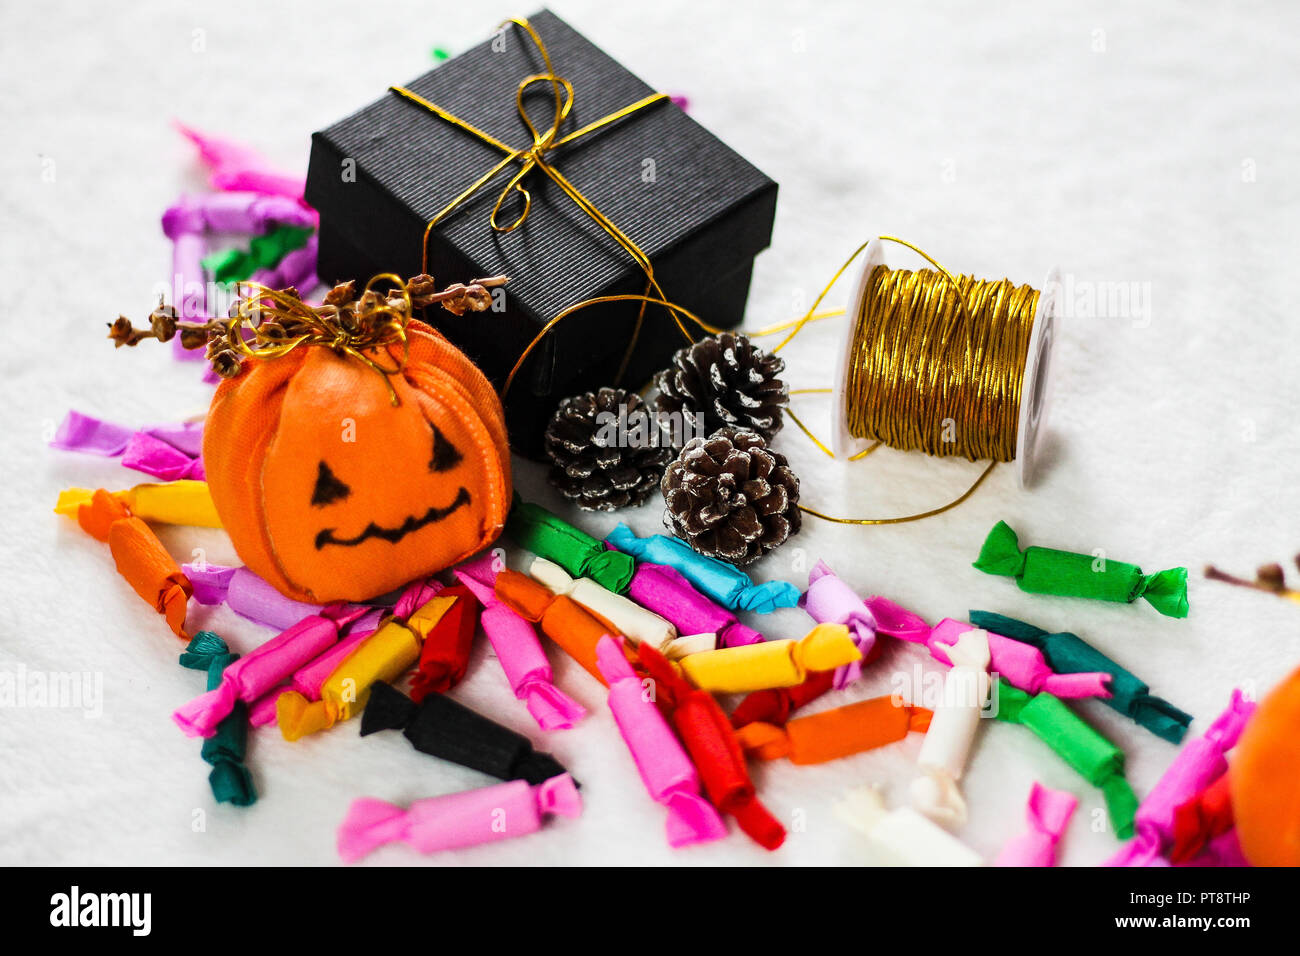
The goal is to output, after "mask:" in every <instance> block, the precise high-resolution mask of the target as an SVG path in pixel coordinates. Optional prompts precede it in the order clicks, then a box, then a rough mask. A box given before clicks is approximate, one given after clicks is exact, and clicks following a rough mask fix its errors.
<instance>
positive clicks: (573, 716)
mask: <svg viewBox="0 0 1300 956" xmlns="http://www.w3.org/2000/svg"><path fill="white" fill-rule="evenodd" d="M494 561H495V558H494V557H493V556H492V555H491V554H486V555H484V556H483V557H481V558H479V559H478V560H476V561H471V562H469V563H467V564H464V565H461V567H459V568H457V569H456V572H455V574H456V578H457V580H459V581H460V583H461V584H463V585H465V587H467V588H469V590H470V591H471V592H472V593H473V595H474V597H476V598H477V599H478V602H479V603H480V604H481V605H483V613H482V615H481V616H480V617H479V623H480V624H482V626H483V632H484V633H485V634H487V638H488V640H489V641H490V642H491V644H492V649H493V650H494V651H496V655H497V660H499V661H500V662H501V669H502V670H504V671H505V674H506V680H507V681H508V682H509V684H510V689H511V690H512V691H513V692H514V695H515V697H517V698H518V699H519V700H521V701H523V702H524V706H525V707H527V708H528V713H530V714H531V715H532V717H533V719H534V720H536V721H537V726H539V727H541V728H542V730H567V729H569V728H570V727H572V726H574V725H575V724H576V723H577V722H578V721H580V720H582V718H583V717H585V716H587V711H586V710H585V709H583V707H582V705H581V704H579V703H578V702H577V701H575V700H573V698H571V697H569V695H568V694H566V693H564V691H562V690H560V689H559V688H558V687H556V686H555V678H554V674H553V673H552V671H551V662H550V661H549V660H548V659H547V657H546V652H545V651H543V650H542V644H541V641H539V640H538V639H537V632H536V631H535V630H534V629H533V626H532V625H531V624H529V623H528V622H527V621H525V620H524V619H523V618H521V617H520V616H519V615H518V614H516V613H515V612H514V611H512V610H511V609H510V608H509V607H507V606H506V605H504V604H502V603H501V601H499V600H498V599H497V596H496V591H495V589H494V584H495V582H496V577H497V572H496V568H495V567H494V564H493V562H494Z"/></svg>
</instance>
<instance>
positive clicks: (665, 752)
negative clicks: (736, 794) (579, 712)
mask: <svg viewBox="0 0 1300 956" xmlns="http://www.w3.org/2000/svg"><path fill="white" fill-rule="evenodd" d="M596 654H597V661H598V663H599V666H600V671H601V673H602V674H603V675H604V677H605V682H606V683H607V684H608V685H609V709H610V710H611V711H612V712H613V714H614V722H615V723H616V724H618V729H619V733H621V734H622V735H623V740H624V742H625V743H626V744H627V749H628V751H629V752H630V753H631V754H632V760H633V762H634V763H635V764H636V769H637V771H638V772H639V773H640V774H641V782H642V783H643V784H644V785H645V788H646V792H647V793H649V794H650V798H651V799H652V800H654V801H655V803H658V804H660V805H662V806H663V807H665V808H666V809H667V810H668V821H667V833H668V845H669V846H672V847H682V846H691V845H694V844H696V843H707V842H709V841H711V840H720V839H722V838H723V837H724V836H726V835H727V828H726V826H725V825H724V824H723V822H722V818H721V817H719V816H718V811H717V810H715V809H714V808H713V805H712V804H711V803H709V802H708V801H707V800H705V799H704V797H702V796H701V795H700V778H699V774H698V773H697V772H696V770H695V765H694V764H693V763H691V759H690V757H688V756H687V755H686V751H684V750H683V749H682V745H681V744H680V743H678V741H677V738H676V737H675V736H673V732H672V729H671V728H670V727H669V726H668V722H667V721H665V720H664V716H663V714H661V713H659V708H658V707H656V706H655V704H654V702H653V701H651V700H649V699H647V697H646V696H645V688H644V686H643V685H642V683H641V678H640V677H638V676H637V673H636V671H634V670H633V669H632V665H631V664H630V663H629V662H628V660H627V656H626V655H625V654H624V651H623V645H622V643H621V642H620V641H618V640H616V639H615V638H612V637H602V638H601V639H600V643H599V645H598V646H597V649H596Z"/></svg>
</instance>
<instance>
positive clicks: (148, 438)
mask: <svg viewBox="0 0 1300 956" xmlns="http://www.w3.org/2000/svg"><path fill="white" fill-rule="evenodd" d="M202 439H203V425H202V424H201V423H182V424H179V425H150V426H146V427H144V428H140V429H133V428H127V427H126V426H124V425H115V424H114V423H112V422H106V421H103V420H102V419H98V418H94V417H92V416H90V415H83V414H82V413H81V412H77V411H70V412H68V414H67V415H65V416H64V418H63V421H62V422H60V423H59V428H58V430H57V431H56V432H55V434H54V439H53V440H52V441H51V442H50V447H51V448H59V449H62V450H63V451H75V452H82V453H84V454H90V455H101V456H103V457H105V458H120V459H121V460H122V465H123V466H124V467H126V468H133V469H135V470H136V471H142V472H144V473H145V474H147V475H152V476H153V477H155V478H160V479H162V480H163V481H176V480H178V479H181V478H193V479H196V480H200V481H201V480H202V479H203V475H204V473H203V459H202V458H201V457H200V444H201V442H202Z"/></svg>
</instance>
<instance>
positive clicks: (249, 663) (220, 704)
mask: <svg viewBox="0 0 1300 956" xmlns="http://www.w3.org/2000/svg"><path fill="white" fill-rule="evenodd" d="M365 613H366V609H365V608H349V607H346V606H344V605H341V604H335V605H330V606H329V607H327V608H325V609H324V610H323V611H321V613H320V614H314V615H312V616H310V617H306V618H303V619H302V620H301V621H299V622H298V623H297V624H294V625H293V626H291V627H289V628H286V629H285V630H283V631H281V632H280V633H279V634H277V635H276V636H275V637H273V638H271V639H270V640H269V641H267V642H266V643H265V644H262V645H261V646H260V647H258V648H257V650H255V651H252V652H251V653H249V654H246V655H244V656H243V657H241V658H240V659H239V660H238V661H236V662H235V663H234V664H232V665H230V666H229V667H228V668H226V672H225V673H224V674H223V675H222V680H221V685H220V686H219V687H217V688H215V689H213V690H210V691H208V692H207V693H206V694H203V695H201V696H199V697H196V698H195V699H194V700H192V701H190V702H189V703H188V704H186V705H185V706H184V707H181V708H180V709H179V710H177V711H176V712H175V713H174V714H172V720H174V721H175V722H176V725H177V726H178V727H180V728H181V730H182V731H184V732H185V734H186V735H187V736H190V737H211V736H212V735H213V734H214V733H216V728H217V725H218V724H219V723H221V721H222V720H223V719H224V718H225V717H226V716H227V715H228V714H229V713H230V712H231V711H232V710H233V709H234V707H235V704H236V703H238V702H239V701H241V700H242V701H243V702H244V703H246V704H251V703H252V702H254V701H256V700H257V699H258V698H259V697H261V696H262V695H263V694H265V693H267V692H268V691H269V690H271V689H272V688H273V687H275V686H277V685H278V684H281V683H283V682H284V681H285V680H287V679H288V678H289V677H290V676H291V675H292V674H293V673H294V672H295V671H296V670H298V668H300V667H302V666H303V665H304V664H306V663H308V662H309V661H311V660H312V659H313V658H315V657H318V656H319V655H320V654H321V653H323V652H324V651H325V650H327V649H328V648H330V647H332V646H333V645H334V644H335V643H336V642H337V641H338V639H339V633H340V631H341V630H342V629H343V628H345V627H347V626H348V625H350V624H352V623H353V622H355V621H356V620H357V619H358V618H360V617H361V616H362V615H364V614H365Z"/></svg>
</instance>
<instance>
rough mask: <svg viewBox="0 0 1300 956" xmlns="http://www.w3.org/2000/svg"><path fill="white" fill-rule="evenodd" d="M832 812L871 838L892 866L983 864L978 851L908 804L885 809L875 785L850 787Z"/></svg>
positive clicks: (883, 801)
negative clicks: (893, 808) (855, 788)
mask: <svg viewBox="0 0 1300 956" xmlns="http://www.w3.org/2000/svg"><path fill="white" fill-rule="evenodd" d="M835 815H836V816H838V817H839V818H840V819H841V820H843V821H844V822H845V823H847V824H848V825H849V826H851V827H852V828H853V829H854V830H857V831H858V832H859V833H861V834H862V835H863V836H864V837H866V838H867V839H868V840H870V841H871V843H872V845H873V846H874V847H875V848H876V850H877V851H878V852H879V853H881V854H882V855H883V856H884V857H886V858H887V859H888V860H889V862H890V863H891V864H893V865H894V866H983V865H984V861H983V860H982V859H980V856H979V854H978V853H976V852H975V851H974V850H972V849H971V848H970V847H968V846H967V845H966V844H965V843H962V842H961V841H960V840H958V839H957V838H956V837H955V836H953V835H952V834H951V833H949V832H948V831H947V830H945V829H943V828H942V827H940V826H939V825H938V824H936V823H935V822H934V821H933V820H930V819H928V818H926V817H923V816H922V815H921V814H919V813H917V812H916V811H915V810H913V809H912V808H911V807H899V808H898V809H896V810H892V811H891V810H886V809H885V799H884V797H882V796H881V795H880V791H879V790H877V789H876V788H875V787H861V788H859V789H857V790H851V791H849V793H847V794H846V795H845V798H844V800H843V801H841V802H840V803H837V804H836V805H835Z"/></svg>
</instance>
